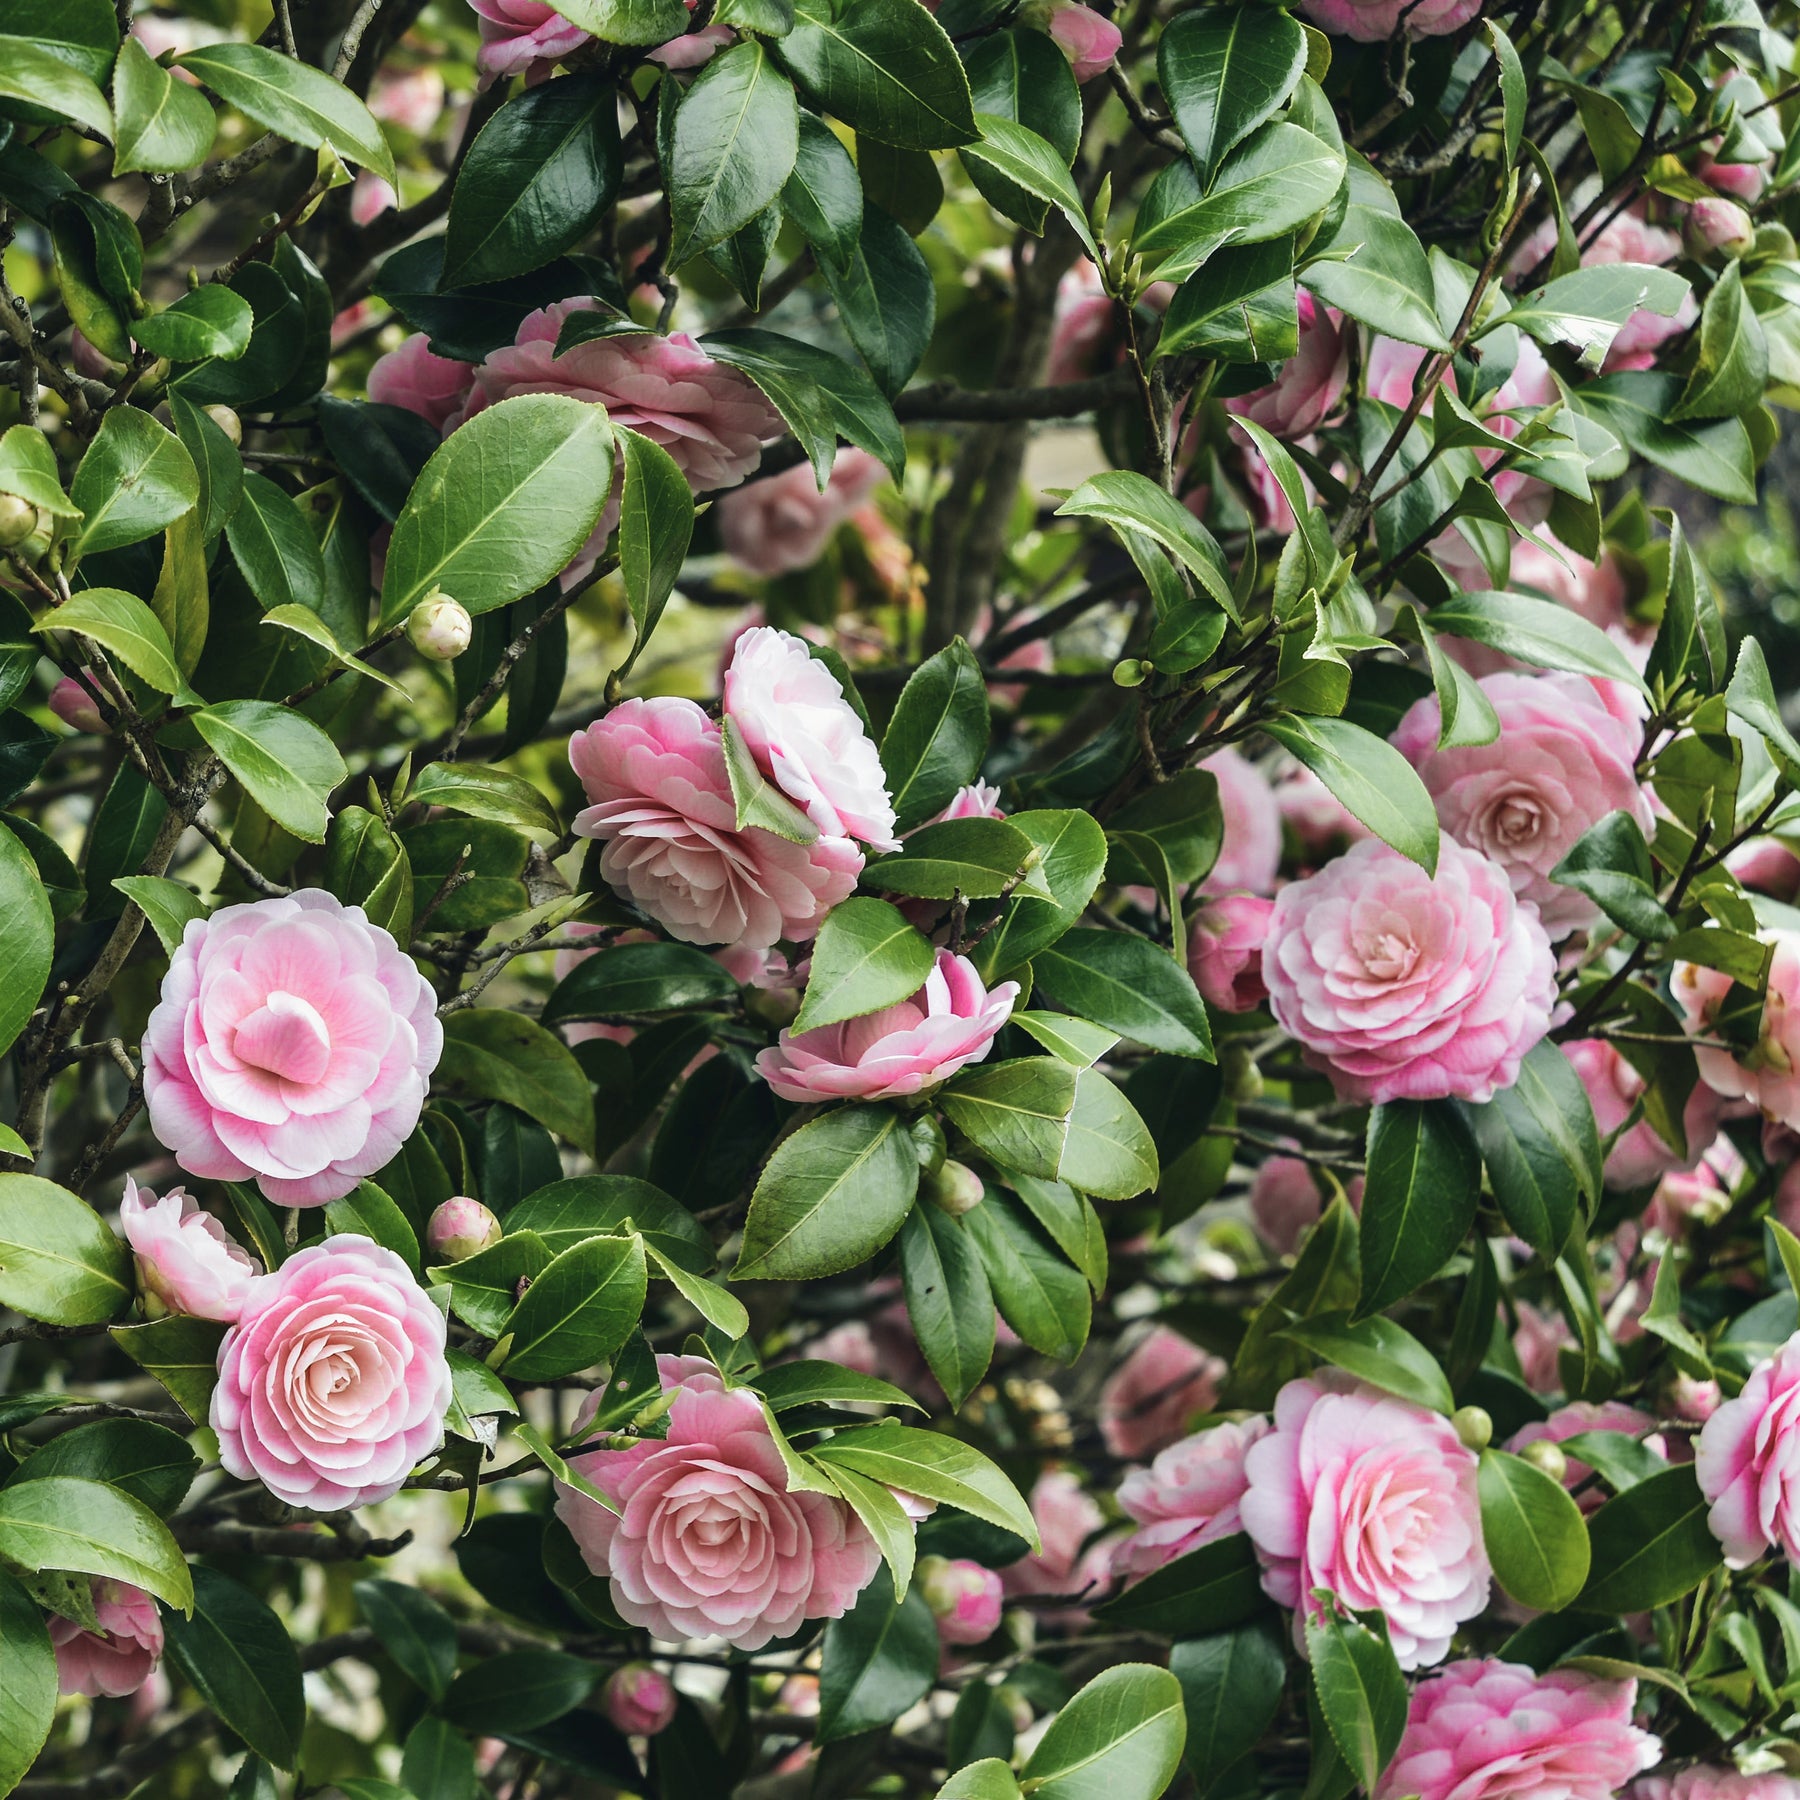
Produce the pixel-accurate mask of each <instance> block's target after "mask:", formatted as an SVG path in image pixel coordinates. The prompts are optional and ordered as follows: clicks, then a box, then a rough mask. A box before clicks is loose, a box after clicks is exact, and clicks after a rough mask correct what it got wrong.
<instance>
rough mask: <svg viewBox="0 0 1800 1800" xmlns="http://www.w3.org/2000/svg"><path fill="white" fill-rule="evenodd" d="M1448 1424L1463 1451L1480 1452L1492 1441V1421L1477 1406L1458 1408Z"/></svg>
mask: <svg viewBox="0 0 1800 1800" xmlns="http://www.w3.org/2000/svg"><path fill="white" fill-rule="evenodd" d="M1450 1423H1451V1424H1452V1425H1454V1426H1455V1427H1456V1435H1457V1437H1458V1438H1459V1439H1460V1440H1461V1442H1462V1445H1463V1448H1464V1449H1465V1450H1475V1451H1482V1450H1485V1449H1486V1448H1487V1447H1488V1445H1489V1444H1491V1443H1492V1442H1493V1441H1494V1421H1493V1420H1492V1419H1491V1418H1489V1417H1488V1415H1487V1413H1486V1412H1485V1411H1484V1410H1483V1409H1482V1408H1481V1407H1479V1406H1459V1407H1458V1408H1457V1409H1456V1411H1455V1412H1453V1413H1452V1414H1451V1415H1450Z"/></svg>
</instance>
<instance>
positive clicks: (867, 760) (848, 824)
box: [725, 625, 900, 850]
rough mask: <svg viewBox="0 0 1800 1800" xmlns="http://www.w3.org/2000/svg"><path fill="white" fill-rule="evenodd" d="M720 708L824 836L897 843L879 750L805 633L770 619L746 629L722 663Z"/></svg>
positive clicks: (880, 845) (881, 846) (877, 844)
mask: <svg viewBox="0 0 1800 1800" xmlns="http://www.w3.org/2000/svg"><path fill="white" fill-rule="evenodd" d="M725 716H726V718H728V719H729V720H730V721H731V722H732V724H733V725H735V726H736V727H737V729H738V731H739V732H741V733H742V734H743V739H744V743H745V744H746V745H747V746H748V748H749V750H750V754H751V755H752V756H754V757H755V758H756V763H757V767H758V768H760V769H761V770H762V772H763V773H764V774H765V775H767V776H768V777H769V779H770V780H771V781H773V782H774V783H775V785H776V786H777V787H778V788H780V789H781V791H782V792H783V793H784V794H786V795H787V797H788V798H789V799H790V800H792V801H793V803H794V804H795V805H796V806H798V807H799V808H800V810H801V811H802V812H803V813H805V814H806V816H807V817H808V818H809V819H810V820H812V822H813V824H815V825H816V826H818V828H819V830H820V831H821V832H823V833H824V834H825V836H827V837H851V838H860V839H861V840H862V841H863V842H864V843H865V844H869V845H871V846H873V847H874V848H875V849H877V850H898V849H899V848H900V840H899V839H898V838H897V837H895V835H894V803H893V801H892V800H891V799H889V797H888V791H887V776H886V775H885V774H884V773H883V771H882V767H881V756H880V753H879V752H878V751H877V750H876V748H875V744H874V740H873V739H871V738H870V736H869V734H868V732H867V731H866V730H865V729H864V727H863V722H862V720H861V719H860V718H859V717H858V716H857V712H856V708H855V707H853V706H852V705H851V704H850V702H849V701H848V700H846V699H845V698H844V690H843V688H842V687H841V686H840V685H839V682H838V678H837V677H836V676H835V675H833V674H832V672H831V671H830V670H829V669H828V668H826V666H825V665H824V664H823V663H822V662H820V661H819V660H818V658H817V657H815V656H813V655H812V654H811V653H810V652H809V651H808V650H807V648H806V640H805V639H804V638H797V637H795V636H794V635H793V634H792V633H791V632H786V631H777V630H776V629H775V628H774V627H773V626H772V625H753V626H752V627H751V628H750V629H749V630H748V631H746V632H744V633H743V634H742V635H741V636H740V637H739V638H738V641H737V643H736V645H735V646H734V647H733V649H732V652H731V666H730V667H729V668H728V669H727V670H726V671H725Z"/></svg>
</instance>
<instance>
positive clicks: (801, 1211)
mask: <svg viewBox="0 0 1800 1800" xmlns="http://www.w3.org/2000/svg"><path fill="white" fill-rule="evenodd" d="M918 1186H919V1161H918V1157H917V1155H916V1154H915V1153H914V1150H913V1146H912V1141H911V1139H910V1138H908V1137H907V1135H906V1133H905V1132H904V1131H903V1130H902V1129H901V1121H900V1119H899V1116H898V1115H897V1114H895V1113H893V1112H890V1111H889V1110H888V1109H887V1108H886V1107H881V1106H849V1107H844V1108H841V1109H840V1110H838V1111H836V1112H830V1113H826V1114H825V1115H824V1117H822V1118H818V1119H814V1120H813V1121H812V1122H811V1123H810V1124H807V1125H803V1126H802V1127H801V1128H800V1129H799V1130H798V1131H796V1132H795V1133H794V1134H793V1135H792V1136H791V1137H787V1138H784V1139H783V1140H782V1141H781V1143H780V1144H779V1145H778V1146H777V1147H776V1150H775V1153H774V1155H772V1156H771V1157H770V1158H769V1160H768V1162H767V1164H766V1165H765V1166H764V1168H763V1172H762V1175H761V1177H760V1178H759V1179H758V1181H757V1184H756V1191H755V1193H754V1194H753V1195H752V1196H751V1198H750V1213H749V1216H748V1217H747V1218H746V1219H745V1221H744V1244H743V1249H742V1251H741V1253H740V1254H739V1257H738V1263H737V1267H736V1269H735V1270H734V1271H733V1279H735V1280H738V1281H744V1280H752V1281H785V1280H812V1279H815V1278H816V1277H818V1276H821V1275H837V1274H841V1273H842V1272H843V1271H844V1270H845V1269H852V1268H854V1267H855V1266H856V1265H857V1264H858V1263H860V1262H863V1261H865V1260H866V1259H867V1258H869V1257H871V1256H873V1255H874V1254H875V1252H876V1251H877V1250H879V1249H880V1248H881V1247H882V1245H884V1244H885V1243H886V1242H887V1241H888V1240H889V1239H890V1238H891V1237H892V1236H893V1235H894V1233H895V1232H896V1231H898V1230H899V1229H900V1223H901V1221H902V1220H903V1219H904V1218H905V1217H906V1214H907V1210H908V1209H909V1208H910V1207H911V1205H912V1203H913V1196H914V1195H915V1194H916V1193H917V1192H918Z"/></svg>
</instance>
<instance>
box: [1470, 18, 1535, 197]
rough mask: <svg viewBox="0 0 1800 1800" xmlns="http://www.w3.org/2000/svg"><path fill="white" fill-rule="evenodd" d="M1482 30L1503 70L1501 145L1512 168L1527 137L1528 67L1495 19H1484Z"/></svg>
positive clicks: (1501, 76)
mask: <svg viewBox="0 0 1800 1800" xmlns="http://www.w3.org/2000/svg"><path fill="white" fill-rule="evenodd" d="M1481 28H1482V30H1483V31H1485V32H1486V33H1487V40H1488V42H1489V43H1490V44H1491V45H1492V46H1493V50H1494V61H1495V62H1496V63H1497V64H1498V65H1499V68H1500V103H1501V119H1502V125H1501V143H1502V146H1503V147H1504V149H1505V151H1506V163H1507V167H1508V168H1510V167H1511V166H1512V165H1513V164H1514V163H1516V162H1517V161H1518V160H1519V143H1520V140H1521V139H1522V138H1523V137H1524V135H1525V109H1526V106H1527V105H1528V103H1529V92H1528V89H1527V87H1526V82H1525V65H1524V64H1523V63H1522V62H1520V61H1519V53H1518V51H1517V50H1516V49H1514V48H1513V41H1512V39H1511V38H1509V37H1508V36H1507V35H1506V33H1505V32H1504V31H1502V30H1501V29H1500V27H1499V26H1498V25H1496V24H1495V23H1494V21H1493V20H1492V19H1483V20H1482V21H1481Z"/></svg>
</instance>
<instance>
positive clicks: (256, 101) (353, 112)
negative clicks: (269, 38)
mask: <svg viewBox="0 0 1800 1800" xmlns="http://www.w3.org/2000/svg"><path fill="white" fill-rule="evenodd" d="M175 61H176V66H177V67H179V68H183V69H188V70H191V71H192V72H193V73H194V74H196V75H198V76H199V77H200V79H201V80H202V81H203V82H205V84H206V85H207V86H208V87H209V88H211V89H212V91H213V92H214V93H215V94H217V95H218V96H219V98H220V99H221V100H223V101H225V102H226V103H227V104H228V105H230V106H235V107H236V108H237V109H238V111H239V112H241V113H242V114H243V115H244V116H245V117H246V118H247V119H253V120H254V121H255V122H256V123H257V124H258V125H260V126H261V127H262V128H263V129H264V130H265V131H272V132H274V133H275V134H276V135H277V136H278V137H284V138H286V139H287V140H288V141H289V142H290V143H294V144H304V145H305V146H306V147H307V149H309V150H317V149H320V148H322V147H323V146H324V145H326V144H329V145H330V146H331V147H332V149H334V150H335V151H336V152H337V153H338V155H339V156H341V157H342V158H343V159H344V160H345V161H346V162H352V163H358V164H360V165H361V166H362V167H363V168H365V169H372V170H373V171H374V172H375V173H376V174H377V175H379V176H380V177H381V178H382V180H383V181H388V182H391V181H392V180H393V179H394V153H393V151H392V150H390V149H389V148H388V143H387V139H386V138H384V137H383V136H382V135H381V127H380V125H378V124H377V123H376V122H375V117H374V115H373V114H372V113H371V112H370V111H369V109H368V108H367V107H366V106H364V105H363V103H362V102H361V101H360V100H359V99H357V97H356V96H355V95H354V94H353V93H351V91H350V90H349V89H348V88H347V87H345V86H344V85H343V83H342V82H338V81H333V80H332V79H331V77H330V76H329V75H327V74H325V73H324V72H323V71H322V70H320V69H315V68H312V67H311V66H310V65H308V64H306V63H303V62H301V61H299V60H298V59H297V58H295V57H291V56H282V55H281V54H279V53H278V52H277V51H274V50H266V49H264V48H263V47H262V46H261V45H260V44H209V45H207V46H206V47H205V48H204V49H200V50H190V51H188V53H187V54H186V55H185V56H178V57H177V58H176V59H175Z"/></svg>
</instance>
